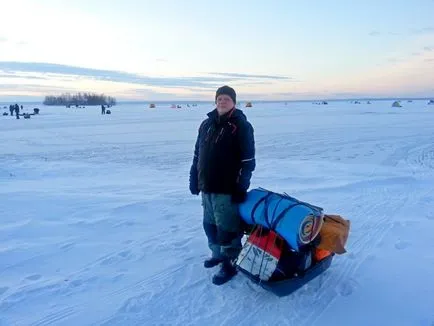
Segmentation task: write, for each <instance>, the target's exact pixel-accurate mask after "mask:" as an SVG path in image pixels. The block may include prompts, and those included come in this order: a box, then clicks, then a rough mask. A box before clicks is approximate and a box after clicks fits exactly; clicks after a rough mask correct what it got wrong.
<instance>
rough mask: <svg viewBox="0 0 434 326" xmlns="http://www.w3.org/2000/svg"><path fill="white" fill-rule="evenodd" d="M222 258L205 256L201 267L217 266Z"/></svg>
mask: <svg viewBox="0 0 434 326" xmlns="http://www.w3.org/2000/svg"><path fill="white" fill-rule="evenodd" d="M222 262H223V259H222V258H214V257H211V258H207V259H205V261H204V262H203V267H205V268H212V267H215V266H217V265H218V264H220V263H222Z"/></svg>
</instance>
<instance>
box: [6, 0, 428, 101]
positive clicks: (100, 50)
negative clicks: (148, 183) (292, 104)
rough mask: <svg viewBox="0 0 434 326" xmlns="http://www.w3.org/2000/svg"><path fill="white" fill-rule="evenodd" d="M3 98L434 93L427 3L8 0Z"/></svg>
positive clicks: (402, 0)
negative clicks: (225, 90)
mask: <svg viewBox="0 0 434 326" xmlns="http://www.w3.org/2000/svg"><path fill="white" fill-rule="evenodd" d="M0 12H1V13H2V17H1V19H0V101H7V100H10V99H17V100H20V99H22V100H25V99H28V100H37V99H42V98H43V96H44V95H55V94H59V93H61V92H66V91H69V92H78V91H95V92H98V93H105V94H107V95H111V96H115V97H116V98H117V99H118V100H172V99H192V100H212V99H213V94H214V92H215V89H216V88H217V87H218V86H220V85H223V84H229V85H231V86H233V87H234V88H235V89H236V90H237V93H238V94H239V98H241V99H246V100H247V99H267V100H272V99H276V100H282V99H284V100H286V99H288V100H291V99H295V100H296V99H322V98H349V97H398V96H399V97H401V96H402V97H408V96H409V97H430V96H434V19H432V13H434V0H424V1H417V0H415V1H408V0H395V1H389V0H381V1H380V0H378V1H371V0H365V1H344V0H341V1H333V0H328V1H326V0H317V1H313V0H311V1H309V0H306V1H295V0H294V1H290V0H286V1H283V0H282V1H272V0H270V1H254V0H249V1H244V0H239V1H225V0H221V1H218V2H217V1H206V0H202V1H196V0H185V1H178V0H172V1H168V0H158V1H151V0H148V1H147V0H142V1H133V0H122V1H118V0H112V1H110V0H106V1H100V0H94V1H91V0H86V1H82V0H75V1H64V0H38V1H34V0H14V1H2V2H1V4H0Z"/></svg>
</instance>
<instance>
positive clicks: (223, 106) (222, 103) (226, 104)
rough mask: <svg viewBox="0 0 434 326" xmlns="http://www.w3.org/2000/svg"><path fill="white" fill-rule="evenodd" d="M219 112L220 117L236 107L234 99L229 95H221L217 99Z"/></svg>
mask: <svg viewBox="0 0 434 326" xmlns="http://www.w3.org/2000/svg"><path fill="white" fill-rule="evenodd" d="M216 102H217V111H218V113H219V114H220V115H223V114H225V113H227V112H229V111H230V110H232V108H233V107H234V106H235V103H234V101H232V98H231V97H230V96H229V95H226V94H221V95H219V96H218V97H217V100H216Z"/></svg>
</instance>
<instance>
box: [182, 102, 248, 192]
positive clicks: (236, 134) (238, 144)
mask: <svg viewBox="0 0 434 326" xmlns="http://www.w3.org/2000/svg"><path fill="white" fill-rule="evenodd" d="M255 164H256V163H255V140H254V135H253V127H252V125H251V124H250V123H249V122H248V121H247V118H246V116H245V115H244V113H243V112H242V111H241V110H238V109H235V108H234V109H232V110H231V111H229V112H228V113H226V114H225V115H223V116H219V115H218V113H217V110H216V109H215V110H213V111H211V112H209V113H208V119H206V120H204V121H203V122H202V124H201V125H200V128H199V134H198V137H197V141H196V145H195V148H194V158H193V164H192V166H191V169H190V189H192V188H193V189H196V190H197V192H199V191H203V192H205V193H221V194H234V193H236V192H240V191H241V192H245V191H247V189H248V188H249V186H250V178H251V176H252V172H253V171H254V169H255Z"/></svg>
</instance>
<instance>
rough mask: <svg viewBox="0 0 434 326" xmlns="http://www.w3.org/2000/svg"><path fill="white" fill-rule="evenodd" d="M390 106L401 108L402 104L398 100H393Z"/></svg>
mask: <svg viewBox="0 0 434 326" xmlns="http://www.w3.org/2000/svg"><path fill="white" fill-rule="evenodd" d="M392 107H394V108H401V107H402V105H401V103H399V101H395V102H393V104H392Z"/></svg>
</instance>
